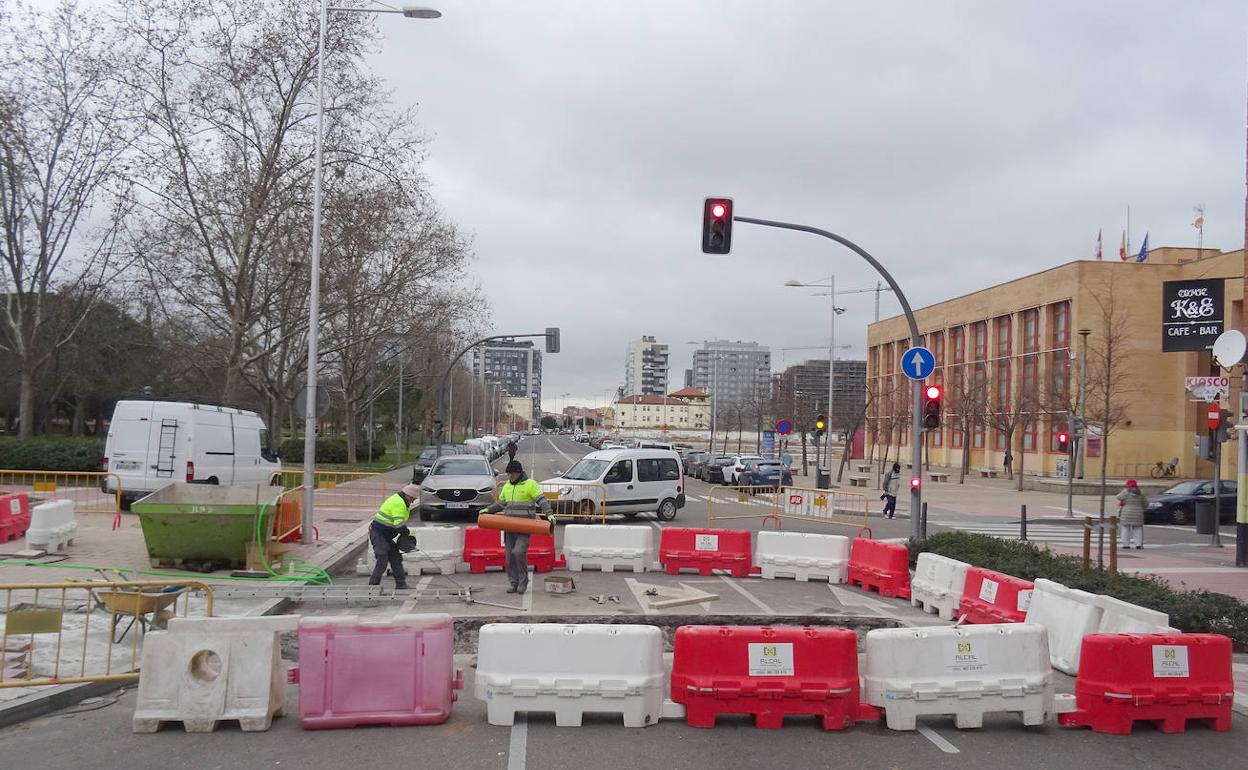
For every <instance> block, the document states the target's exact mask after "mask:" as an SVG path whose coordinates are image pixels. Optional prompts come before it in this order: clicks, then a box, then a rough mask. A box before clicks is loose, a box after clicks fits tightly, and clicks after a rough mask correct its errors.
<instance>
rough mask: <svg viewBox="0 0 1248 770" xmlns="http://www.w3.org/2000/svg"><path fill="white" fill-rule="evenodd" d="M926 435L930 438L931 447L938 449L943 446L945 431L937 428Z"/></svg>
mask: <svg viewBox="0 0 1248 770" xmlns="http://www.w3.org/2000/svg"><path fill="white" fill-rule="evenodd" d="M927 435H929V436H931V444H930V445H931V446H934V447H940V446H942V445H943V444H944V437H945V431H944V430H943V429H939V428H938V429H936V430H934V431H931V432H930V433H928V434H927Z"/></svg>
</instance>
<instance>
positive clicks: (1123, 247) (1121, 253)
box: [1118, 230, 1127, 262]
mask: <svg viewBox="0 0 1248 770" xmlns="http://www.w3.org/2000/svg"><path fill="white" fill-rule="evenodd" d="M1118 259H1121V260H1122V261H1123V262H1126V261H1127V231H1126V230H1123V231H1122V242H1121V243H1119V244H1118Z"/></svg>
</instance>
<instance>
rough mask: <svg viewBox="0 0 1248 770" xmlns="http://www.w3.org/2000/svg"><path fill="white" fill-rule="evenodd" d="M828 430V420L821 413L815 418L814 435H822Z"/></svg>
mask: <svg viewBox="0 0 1248 770" xmlns="http://www.w3.org/2000/svg"><path fill="white" fill-rule="evenodd" d="M827 430H828V420H827V418H825V417H824V416H823V415H819V416H818V417H816V418H815V435H816V436H822V435H823V434H824V433H825V432H827Z"/></svg>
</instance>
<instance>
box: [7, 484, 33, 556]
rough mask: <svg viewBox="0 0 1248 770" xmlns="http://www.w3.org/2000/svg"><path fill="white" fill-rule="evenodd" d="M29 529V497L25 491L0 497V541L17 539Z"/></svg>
mask: <svg viewBox="0 0 1248 770" xmlns="http://www.w3.org/2000/svg"><path fill="white" fill-rule="evenodd" d="M28 529H30V498H28V497H27V496H26V493H25V492H18V493H16V494H12V495H4V496H3V497H0V543H7V542H9V541H10V540H17V539H18V538H20V537H21V536H22V535H24V534H26V530H28Z"/></svg>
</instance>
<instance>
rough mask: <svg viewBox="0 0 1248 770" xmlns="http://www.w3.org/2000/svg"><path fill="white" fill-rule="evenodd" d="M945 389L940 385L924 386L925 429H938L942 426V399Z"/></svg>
mask: <svg viewBox="0 0 1248 770" xmlns="http://www.w3.org/2000/svg"><path fill="white" fill-rule="evenodd" d="M943 395H944V391H943V390H942V389H941V387H940V386H939V385H925V386H924V387H923V429H924V430H936V429H937V428H939V427H940V399H941V397H942V396H943Z"/></svg>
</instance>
